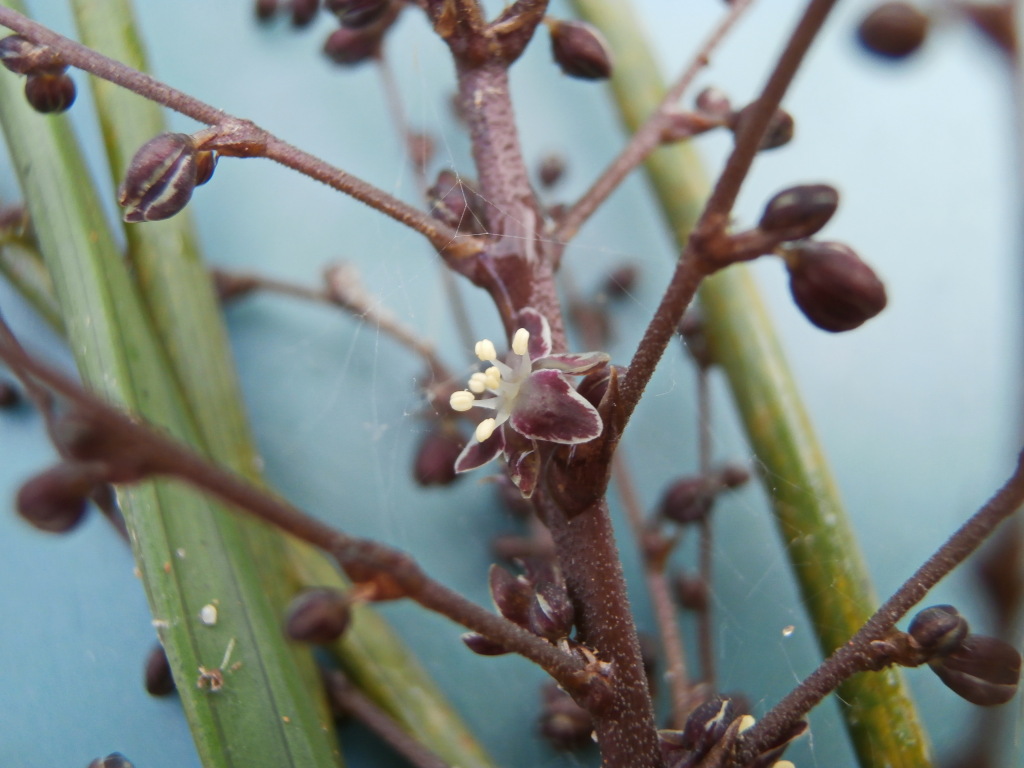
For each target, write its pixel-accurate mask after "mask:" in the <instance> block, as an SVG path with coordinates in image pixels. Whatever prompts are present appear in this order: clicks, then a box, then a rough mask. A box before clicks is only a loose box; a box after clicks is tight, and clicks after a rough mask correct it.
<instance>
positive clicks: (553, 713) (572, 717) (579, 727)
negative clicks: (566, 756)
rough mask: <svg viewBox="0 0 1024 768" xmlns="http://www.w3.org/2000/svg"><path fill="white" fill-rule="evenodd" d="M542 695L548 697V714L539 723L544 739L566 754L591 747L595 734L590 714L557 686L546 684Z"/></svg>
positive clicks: (546, 705) (544, 712) (546, 709)
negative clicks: (591, 737) (591, 739)
mask: <svg viewBox="0 0 1024 768" xmlns="http://www.w3.org/2000/svg"><path fill="white" fill-rule="evenodd" d="M541 696H543V698H544V711H543V712H542V713H541V716H540V719H539V723H538V726H539V728H540V733H541V736H543V737H544V738H545V739H547V741H548V743H549V744H550V745H551V746H552V747H554V748H555V749H557V750H560V751H563V752H569V751H572V750H576V749H582V748H583V747H585V746H587V744H589V743H590V735H591V733H593V731H594V720H593V718H592V717H591V716H590V713H589V712H587V710H585V709H583V707H581V706H580V705H579V704H577V703H576V702H575V701H573V700H572V697H571V696H570V695H569V694H567V693H566V692H565V691H563V690H562V689H561V688H559V687H558V686H557V685H555V684H554V683H547V684H545V685H544V687H543V688H542V689H541Z"/></svg>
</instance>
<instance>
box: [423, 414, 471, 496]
mask: <svg viewBox="0 0 1024 768" xmlns="http://www.w3.org/2000/svg"><path fill="white" fill-rule="evenodd" d="M465 444H466V438H465V437H463V436H462V435H461V434H460V433H459V431H458V430H457V429H456V428H455V427H454V426H453V425H451V424H447V423H445V424H438V425H436V426H434V427H433V428H432V429H431V430H430V431H429V432H427V434H426V435H424V437H423V441H422V442H421V443H420V445H419V448H417V449H416V461H415V463H414V464H413V470H412V472H413V477H414V478H415V479H416V482H417V483H419V484H420V485H449V484H451V483H453V482H455V481H456V480H457V479H458V478H459V477H461V475H458V474H456V473H455V460H456V459H457V458H459V454H460V453H461V452H462V447H463V446H464V445H465Z"/></svg>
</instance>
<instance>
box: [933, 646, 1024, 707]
mask: <svg viewBox="0 0 1024 768" xmlns="http://www.w3.org/2000/svg"><path fill="white" fill-rule="evenodd" d="M930 666H931V668H932V671H933V672H935V674H936V675H938V676H939V679H940V680H942V682H943V683H945V684H946V686H947V687H949V688H950V689H951V690H953V691H954V692H955V693H956V694H957V695H958V696H961V697H962V698H965V699H967V701H969V702H971V703H972V704H977V705H978V706H980V707H991V706H995V705H997V704H1005V703H1006V702H1008V701H1009V700H1010V699H1012V698H1013V697H1014V695H1015V694H1016V693H1017V684H1018V682H1019V681H1020V653H1018V652H1017V649H1016V648H1014V647H1013V646H1012V645H1010V644H1009V643H1006V642H1003V641H1002V640H998V639H996V638H994V637H984V636H982V635H968V636H967V638H966V639H965V640H964V641H963V642H962V643H961V644H960V646H959V647H958V648H957V649H956V650H955V651H953V652H952V653H950V654H948V655H946V656H942V657H939V658H938V659H936V660H935V661H932V662H930Z"/></svg>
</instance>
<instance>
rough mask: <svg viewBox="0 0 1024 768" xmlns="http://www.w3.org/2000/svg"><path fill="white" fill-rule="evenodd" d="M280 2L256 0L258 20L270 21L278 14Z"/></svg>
mask: <svg viewBox="0 0 1024 768" xmlns="http://www.w3.org/2000/svg"><path fill="white" fill-rule="evenodd" d="M278 4H279V3H278V0H256V8H255V11H256V18H257V19H258V20H259V21H270V19H272V18H274V15H275V14H276V13H277V7H278Z"/></svg>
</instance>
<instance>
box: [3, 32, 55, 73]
mask: <svg viewBox="0 0 1024 768" xmlns="http://www.w3.org/2000/svg"><path fill="white" fill-rule="evenodd" d="M0 64H3V66H4V67H6V68H7V69H8V70H10V71H11V72H14V73H15V74H17V75H30V74H34V73H38V72H49V73H51V74H60V73H62V72H64V71H65V70H66V69H67V65H66V64H65V63H64V60H63V59H62V58H61V57H60V54H59V53H57V51H55V50H54V49H53V48H51V47H50V46H48V45H36V44H35V43H33V42H31V41H30V40H28V39H26V38H24V37H22V36H21V35H8V36H7V37H5V38H3V39H0Z"/></svg>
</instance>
